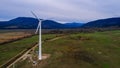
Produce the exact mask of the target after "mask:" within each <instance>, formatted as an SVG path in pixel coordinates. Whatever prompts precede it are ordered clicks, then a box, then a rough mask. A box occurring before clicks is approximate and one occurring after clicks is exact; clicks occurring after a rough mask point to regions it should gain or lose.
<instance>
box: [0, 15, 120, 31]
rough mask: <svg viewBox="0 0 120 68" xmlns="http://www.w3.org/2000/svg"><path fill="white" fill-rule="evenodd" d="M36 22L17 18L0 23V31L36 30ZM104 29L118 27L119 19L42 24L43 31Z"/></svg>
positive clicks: (47, 21) (35, 20) (50, 21)
mask: <svg viewBox="0 0 120 68" xmlns="http://www.w3.org/2000/svg"><path fill="white" fill-rule="evenodd" d="M38 22H39V21H38V20H37V19H35V18H31V17H18V18H15V19H12V20H9V21H0V29H36V27H37V25H38ZM96 27H97V28H105V27H120V18H119V17H118V18H107V19H99V20H95V21H91V22H88V23H84V24H83V23H75V22H73V23H65V24H61V23H58V22H56V21H53V20H45V21H43V22H42V28H43V29H71V28H96Z"/></svg>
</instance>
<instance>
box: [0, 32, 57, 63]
mask: <svg viewBox="0 0 120 68" xmlns="http://www.w3.org/2000/svg"><path fill="white" fill-rule="evenodd" d="M56 36H57V35H55V34H54V35H53V34H48V35H47V34H46V35H42V40H46V39H50V38H54V37H56ZM36 42H38V35H36V36H32V37H30V38H25V39H22V40H18V41H15V42H12V43H7V44H4V45H0V65H2V64H3V63H5V62H7V61H8V60H9V59H10V58H12V57H14V56H15V55H17V54H18V53H20V52H21V51H23V50H24V49H27V48H29V47H31V46H32V45H33V44H34V43H36Z"/></svg>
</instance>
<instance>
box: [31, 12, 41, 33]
mask: <svg viewBox="0 0 120 68" xmlns="http://www.w3.org/2000/svg"><path fill="white" fill-rule="evenodd" d="M31 13H32V15H33V16H35V18H36V19H38V21H39V23H38V26H37V29H36V31H35V34H37V32H38V29H39V27H40V21H41V20H40V19H39V18H38V17H37V15H36V14H35V13H34V12H32V11H31Z"/></svg>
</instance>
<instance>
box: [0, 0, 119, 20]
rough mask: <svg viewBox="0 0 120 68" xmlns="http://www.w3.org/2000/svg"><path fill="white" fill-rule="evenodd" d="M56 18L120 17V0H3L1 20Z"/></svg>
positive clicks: (0, 10) (0, 3) (0, 2)
mask: <svg viewBox="0 0 120 68" xmlns="http://www.w3.org/2000/svg"><path fill="white" fill-rule="evenodd" d="M30 11H34V12H35V13H36V14H37V15H38V16H39V17H40V18H44V19H49V18H50V19H54V20H56V21H60V22H88V21H92V20H96V19H103V18H110V17H120V0H1V1H0V20H10V19H13V18H16V17H34V16H32V14H31V13H30Z"/></svg>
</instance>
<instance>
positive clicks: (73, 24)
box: [64, 22, 84, 28]
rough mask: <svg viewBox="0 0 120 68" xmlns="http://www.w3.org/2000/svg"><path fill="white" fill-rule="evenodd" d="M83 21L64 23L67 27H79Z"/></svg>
mask: <svg viewBox="0 0 120 68" xmlns="http://www.w3.org/2000/svg"><path fill="white" fill-rule="evenodd" d="M83 24H84V23H76V22H73V23H65V24H64V25H65V26H67V27H69V28H80V27H81V26H82V25H83Z"/></svg>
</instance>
